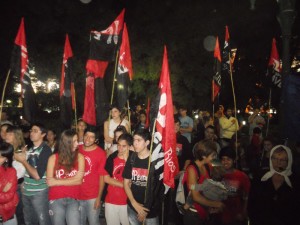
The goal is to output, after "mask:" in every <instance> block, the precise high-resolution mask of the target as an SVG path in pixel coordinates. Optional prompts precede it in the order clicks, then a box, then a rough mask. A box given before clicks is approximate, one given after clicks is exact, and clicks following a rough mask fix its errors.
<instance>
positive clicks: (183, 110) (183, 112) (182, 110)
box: [179, 109, 187, 116]
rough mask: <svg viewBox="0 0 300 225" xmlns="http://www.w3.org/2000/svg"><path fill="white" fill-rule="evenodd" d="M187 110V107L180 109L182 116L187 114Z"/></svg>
mask: <svg viewBox="0 0 300 225" xmlns="http://www.w3.org/2000/svg"><path fill="white" fill-rule="evenodd" d="M186 111H187V110H186V109H180V110H179V113H180V115H181V116H186Z"/></svg>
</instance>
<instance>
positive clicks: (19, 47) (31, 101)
mask: <svg viewBox="0 0 300 225" xmlns="http://www.w3.org/2000/svg"><path fill="white" fill-rule="evenodd" d="M28 65H29V60H28V52H27V45H26V35H25V27H24V18H22V20H21V24H20V27H19V31H18V34H17V37H16V39H15V45H14V49H13V52H12V58H11V66H10V68H11V72H12V74H13V76H14V77H16V78H17V80H19V79H20V83H21V98H22V102H23V113H24V115H23V116H24V119H25V120H26V121H28V122H29V123H32V122H34V121H35V117H36V111H37V104H36V98H35V93H34V91H33V88H32V86H31V79H30V74H29V66H28Z"/></svg>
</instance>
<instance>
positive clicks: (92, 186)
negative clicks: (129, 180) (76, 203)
mask: <svg viewBox="0 0 300 225" xmlns="http://www.w3.org/2000/svg"><path fill="white" fill-rule="evenodd" d="M79 152H80V153H81V154H82V155H83V156H84V159H85V173H84V177H83V181H82V184H81V185H80V196H79V199H80V200H89V199H93V198H97V197H98V193H99V179H100V176H103V175H106V174H107V173H106V171H105V170H104V166H105V161H106V154H105V151H104V150H103V149H102V148H100V147H99V146H97V147H96V149H94V150H92V151H85V150H84V146H83V145H80V146H79Z"/></svg>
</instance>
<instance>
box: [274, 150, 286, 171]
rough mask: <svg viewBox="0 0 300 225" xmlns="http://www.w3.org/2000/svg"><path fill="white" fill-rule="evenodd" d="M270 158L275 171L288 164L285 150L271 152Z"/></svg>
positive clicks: (282, 168)
mask: <svg viewBox="0 0 300 225" xmlns="http://www.w3.org/2000/svg"><path fill="white" fill-rule="evenodd" d="M271 160H272V165H273V168H274V170H275V171H277V172H282V171H284V170H285V169H286V167H287V166H288V155H287V153H286V151H282V152H275V153H273V155H272V157H271Z"/></svg>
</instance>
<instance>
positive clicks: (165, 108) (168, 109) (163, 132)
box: [151, 46, 179, 189]
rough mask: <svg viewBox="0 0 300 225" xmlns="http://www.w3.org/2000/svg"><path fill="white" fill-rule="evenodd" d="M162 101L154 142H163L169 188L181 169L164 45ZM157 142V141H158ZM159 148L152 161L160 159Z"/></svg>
mask: <svg viewBox="0 0 300 225" xmlns="http://www.w3.org/2000/svg"><path fill="white" fill-rule="evenodd" d="M159 90H160V102H159V109H158V114H157V119H156V126H155V128H156V132H155V134H154V142H155V141H156V142H157V141H160V142H161V151H162V152H163V153H164V171H163V182H164V184H165V186H166V188H167V189H168V188H169V187H172V188H173V187H174V177H175V176H176V174H177V173H178V171H179V167H178V159H177V156H176V134H175V127H174V114H173V101H172V91H171V83H170V73H169V65H168V56H167V48H166V46H165V47H164V57H163V64H162V70H161V75H160V81H159ZM156 144H157V143H156ZM159 153H160V152H159V151H158V149H157V148H155V150H154V151H153V153H152V159H151V161H152V162H153V161H155V160H156V159H159Z"/></svg>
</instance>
